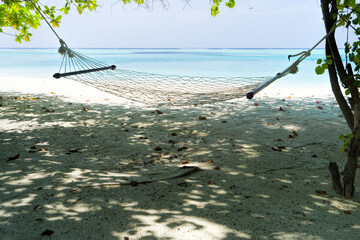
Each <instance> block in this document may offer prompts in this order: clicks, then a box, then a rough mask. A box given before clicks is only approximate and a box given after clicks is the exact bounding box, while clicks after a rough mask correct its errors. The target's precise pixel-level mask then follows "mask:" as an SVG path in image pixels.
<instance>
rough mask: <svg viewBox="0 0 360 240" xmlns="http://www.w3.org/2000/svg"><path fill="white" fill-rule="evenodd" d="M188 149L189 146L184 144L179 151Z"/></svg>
mask: <svg viewBox="0 0 360 240" xmlns="http://www.w3.org/2000/svg"><path fill="white" fill-rule="evenodd" d="M186 149H188V147H186V146H182V147H181V148H179V149H178V152H181V151H184V150H186Z"/></svg>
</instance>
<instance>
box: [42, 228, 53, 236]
mask: <svg viewBox="0 0 360 240" xmlns="http://www.w3.org/2000/svg"><path fill="white" fill-rule="evenodd" d="M53 233H54V231H53V230H49V229H46V230H45V231H43V232H42V233H41V236H50V235H52V234H53Z"/></svg>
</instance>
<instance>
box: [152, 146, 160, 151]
mask: <svg viewBox="0 0 360 240" xmlns="http://www.w3.org/2000/svg"><path fill="white" fill-rule="evenodd" d="M154 150H155V151H158V152H159V151H162V147H160V146H157V147H156V148H155V149H154Z"/></svg>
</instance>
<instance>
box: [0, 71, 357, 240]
mask: <svg viewBox="0 0 360 240" xmlns="http://www.w3.org/2000/svg"><path fill="white" fill-rule="evenodd" d="M59 82H60V81H59V80H53V79H16V78H14V79H9V78H7V79H1V78H0V86H1V88H0V89H1V90H0V96H2V100H1V103H2V107H0V159H1V161H0V169H1V171H0V193H1V194H0V239H47V238H48V239H126V237H128V238H129V239H131V240H132V239H359V236H360V223H359V219H360V212H359V206H360V195H359V194H358V193H356V194H355V197H354V198H353V199H351V200H348V199H344V198H343V197H342V196H339V195H337V194H335V193H334V192H333V191H332V190H331V181H330V178H329V172H328V170H327V166H328V163H329V161H337V162H338V164H339V165H340V167H341V169H342V168H343V165H344V162H345V160H346V156H345V154H344V153H341V152H340V151H339V149H340V147H341V145H342V143H341V141H339V140H338V137H339V135H340V134H342V133H348V132H349V129H348V128H347V126H346V123H345V121H344V119H343V118H342V117H341V116H340V115H341V113H340V110H339V109H338V106H337V105H336V103H335V101H334V99H333V97H332V95H331V92H330V91H329V89H320V90H319V89H312V90H310V89H306V88H302V89H300V88H295V89H289V88H287V89H284V88H283V89H280V90H278V89H277V88H278V86H276V85H275V87H272V86H270V87H269V88H268V89H266V90H265V91H264V92H262V93H261V94H260V95H259V96H257V97H256V98H255V99H254V100H246V99H245V98H242V99H237V100H233V101H229V102H223V103H218V104H213V105H205V106H198V107H190V108H175V107H173V108H167V107H162V108H160V109H158V110H161V111H162V112H163V113H164V114H158V113H157V112H156V111H155V110H156V109H154V108H149V107H147V106H144V105H142V104H139V103H134V102H131V101H128V100H124V99H121V98H118V97H115V96H112V95H110V94H106V93H103V92H100V91H98V90H96V89H93V88H90V87H87V86H84V85H82V84H78V83H76V82H73V81H70V80H66V79H64V80H61V82H60V83H59ZM15 97H17V99H15ZM19 97H20V98H23V99H19ZM316 101H321V103H316ZM254 103H258V104H259V105H258V106H255V105H254ZM318 106H321V107H322V108H323V109H318V108H317V107H318ZM84 107H85V110H88V111H84V110H83V108H84ZM280 107H281V108H283V109H284V110H285V111H279V108H280ZM200 116H202V117H206V120H199V117H200ZM293 131H295V132H296V133H297V136H294V133H293ZM289 135H292V136H293V138H289ZM275 139H276V140H278V141H274V140H275ZM282 146H284V147H285V149H282V151H275V150H273V148H275V149H276V148H279V147H282ZM157 147H160V148H161V151H156V150H155V148H157ZM158 149H159V148H158ZM179 150H181V151H179ZM17 154H19V158H17V159H14V160H9V157H13V156H15V155H17ZM185 162H187V164H183V163H185ZM184 165H187V166H197V167H199V168H200V169H201V170H202V171H199V172H195V173H192V174H190V175H187V176H183V177H180V178H175V179H170V180H164V181H157V182H153V183H148V184H139V185H137V186H130V185H124V186H106V185H103V186H101V187H84V186H93V185H96V184H105V183H117V182H130V181H131V180H136V181H138V179H141V178H144V177H146V176H149V174H151V173H160V175H161V174H163V175H164V176H166V174H167V173H169V172H174V171H177V170H176V169H178V168H179V167H182V166H184ZM150 176H151V175H150ZM359 186H360V181H359V178H357V181H356V187H357V188H358V187H359ZM316 190H320V191H326V192H327V195H323V194H319V193H316ZM45 230H51V231H53V233H51V232H49V231H48V233H49V234H50V233H51V236H50V237H48V236H42V235H41V234H42V233H44V232H45ZM44 234H46V232H45V233H44Z"/></svg>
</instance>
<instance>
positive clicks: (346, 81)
mask: <svg viewBox="0 0 360 240" xmlns="http://www.w3.org/2000/svg"><path fill="white" fill-rule="evenodd" d="M330 5H331V10H330V9H329V6H330ZM321 9H322V13H323V17H324V22H325V28H326V32H327V33H328V32H330V31H331V29H332V28H333V27H334V24H335V23H336V19H334V18H332V16H333V15H334V14H337V13H338V12H337V8H336V0H321ZM334 33H335V31H334V32H333V33H332V34H330V35H329V36H328V38H327V39H326V55H327V56H328V55H330V56H331V59H332V60H333V64H331V65H329V68H328V70H329V78H330V83H331V88H332V91H333V93H334V96H335V98H336V101H337V102H338V104H339V107H340V109H341V111H342V112H343V114H344V117H345V119H346V122H347V124H348V126H349V128H350V129H351V130H352V133H353V138H352V139H351V142H350V146H349V151H348V157H347V162H346V165H345V169H344V171H343V173H344V177H343V184H344V187H342V185H341V182H340V174H339V170H338V166H337V164H336V163H333V162H331V163H330V165H329V170H330V174H331V178H332V185H333V188H334V190H335V191H336V192H338V193H341V192H342V193H343V194H344V196H345V197H347V198H351V197H352V196H353V195H354V191H355V187H354V180H355V175H356V170H357V167H358V160H357V159H358V156H359V149H360V98H359V90H358V87H357V86H356V85H354V78H353V72H352V69H351V65H348V66H347V72H346V71H345V68H344V65H343V63H342V60H341V57H340V54H339V49H338V47H337V45H336V40H335V34H334ZM337 75H339V77H340V81H341V82H342V84H343V85H344V86H345V87H346V88H349V90H350V93H351V97H352V100H353V109H354V114H353V113H352V111H351V108H350V106H349V104H348V103H347V102H346V100H345V98H344V95H343V94H342V92H341V89H340V86H339V81H338V77H337Z"/></svg>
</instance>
